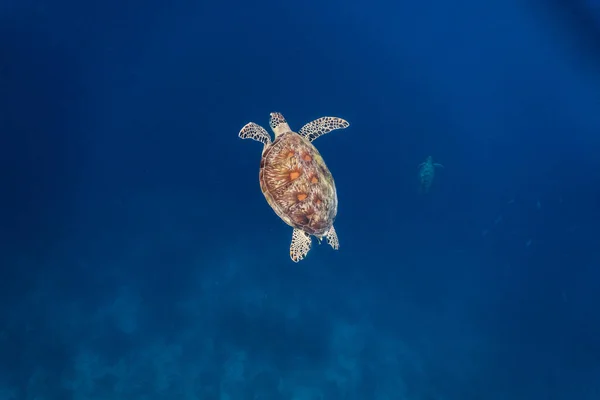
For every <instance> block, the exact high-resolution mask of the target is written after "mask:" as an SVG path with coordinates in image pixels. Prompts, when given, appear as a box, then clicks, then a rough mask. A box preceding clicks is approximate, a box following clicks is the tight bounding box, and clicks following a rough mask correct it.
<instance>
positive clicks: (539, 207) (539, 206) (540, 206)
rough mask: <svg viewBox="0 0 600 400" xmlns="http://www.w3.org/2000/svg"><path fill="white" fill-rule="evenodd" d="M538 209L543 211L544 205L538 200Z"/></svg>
mask: <svg viewBox="0 0 600 400" xmlns="http://www.w3.org/2000/svg"><path fill="white" fill-rule="evenodd" d="M537 209H538V210H541V209H542V203H540V201H539V200H538V202H537Z"/></svg>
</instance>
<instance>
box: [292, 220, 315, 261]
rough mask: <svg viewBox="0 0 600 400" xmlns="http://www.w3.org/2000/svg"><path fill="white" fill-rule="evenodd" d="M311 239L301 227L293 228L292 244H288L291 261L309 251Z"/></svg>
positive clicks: (301, 258) (304, 255) (301, 257)
mask: <svg viewBox="0 0 600 400" xmlns="http://www.w3.org/2000/svg"><path fill="white" fill-rule="evenodd" d="M311 244H312V240H311V239H310V235H309V234H308V233H306V232H304V231H303V230H302V229H298V228H294V232H292V244H291V245H290V258H291V259H292V261H293V262H298V261H301V260H303V259H304V257H306V255H307V254H308V252H309V251H310V245H311Z"/></svg>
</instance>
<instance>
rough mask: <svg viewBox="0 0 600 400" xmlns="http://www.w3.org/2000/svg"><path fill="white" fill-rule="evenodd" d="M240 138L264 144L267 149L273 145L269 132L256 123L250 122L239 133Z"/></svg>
mask: <svg viewBox="0 0 600 400" xmlns="http://www.w3.org/2000/svg"><path fill="white" fill-rule="evenodd" d="M238 136H239V137H241V138H242V139H254V140H256V141H258V142H261V143H262V144H264V145H265V147H266V146H268V145H270V144H271V136H269V132H267V131H266V130H265V128H263V127H262V126H260V125H257V124H255V123H254V122H249V123H247V124H246V125H244V127H243V128H242V129H241V130H240V133H238Z"/></svg>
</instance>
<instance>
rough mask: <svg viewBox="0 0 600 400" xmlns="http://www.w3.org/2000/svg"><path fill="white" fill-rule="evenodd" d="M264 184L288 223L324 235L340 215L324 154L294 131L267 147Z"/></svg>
mask: <svg viewBox="0 0 600 400" xmlns="http://www.w3.org/2000/svg"><path fill="white" fill-rule="evenodd" d="M259 178H260V188H261V190H262V192H263V194H264V195H265V197H266V199H267V201H268V202H269V204H270V205H271V207H272V208H273V210H275V212H276V213H277V215H279V217H280V218H281V219H283V220H284V221H285V222H286V223H287V224H288V225H290V226H292V227H294V228H299V229H302V230H303V231H305V232H307V233H309V234H311V235H315V236H317V237H321V236H323V235H324V234H325V233H326V232H327V231H328V230H329V228H330V227H331V225H333V222H334V220H335V216H336V215H337V205H338V200H337V193H336V190H335V183H334V181H333V176H331V172H329V169H328V168H327V166H326V165H325V162H324V161H323V158H322V157H321V154H319V152H318V151H317V149H316V147H315V146H313V145H312V143H310V142H309V141H308V140H306V139H304V138H303V137H302V136H300V135H298V134H297V133H294V132H288V133H284V134H283V135H281V136H279V137H277V138H276V139H275V141H274V142H273V143H272V144H271V145H270V146H269V147H268V148H267V149H266V150H265V152H264V153H263V157H262V160H261V162H260V176H259Z"/></svg>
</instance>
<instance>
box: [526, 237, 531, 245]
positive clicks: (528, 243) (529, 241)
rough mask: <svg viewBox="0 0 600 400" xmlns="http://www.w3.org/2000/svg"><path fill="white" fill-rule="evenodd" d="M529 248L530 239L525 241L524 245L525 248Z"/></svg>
mask: <svg viewBox="0 0 600 400" xmlns="http://www.w3.org/2000/svg"><path fill="white" fill-rule="evenodd" d="M529 246H531V239H529V240H528V241H527V243H525V247H529Z"/></svg>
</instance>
